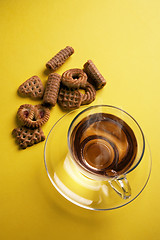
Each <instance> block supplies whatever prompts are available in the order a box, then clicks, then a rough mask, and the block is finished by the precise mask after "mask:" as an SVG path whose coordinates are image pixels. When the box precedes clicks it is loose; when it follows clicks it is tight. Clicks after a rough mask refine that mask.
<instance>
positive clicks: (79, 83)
mask: <svg viewBox="0 0 160 240" xmlns="http://www.w3.org/2000/svg"><path fill="white" fill-rule="evenodd" d="M86 82H87V75H86V73H85V72H84V71H83V70H82V69H79V68H74V69H69V70H67V71H65V72H64V73H63V74H62V83H63V84H64V85H65V86H67V87H68V88H80V87H85V86H86Z"/></svg>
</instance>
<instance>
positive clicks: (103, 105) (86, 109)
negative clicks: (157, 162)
mask: <svg viewBox="0 0 160 240" xmlns="http://www.w3.org/2000/svg"><path fill="white" fill-rule="evenodd" d="M100 107H107V108H114V109H117V110H119V111H121V112H123V113H125V114H126V115H128V116H129V117H130V118H131V119H132V120H133V121H134V122H135V123H136V125H137V126H138V128H139V130H140V132H141V134H142V140H143V148H142V153H141V156H140V158H139V160H138V162H137V163H136V164H135V166H133V167H132V168H131V169H129V170H128V171H127V172H125V173H124V174H123V175H127V174H128V173H130V172H132V171H133V170H134V169H135V168H136V167H137V166H138V165H139V163H140V162H141V160H142V158H143V155H144V151H145V138H144V134H143V131H142V129H141V127H140V125H139V123H138V122H137V121H136V120H135V118H134V117H132V116H131V115H130V114H129V113H128V112H126V111H125V110H123V109H121V108H119V107H115V106H112V105H105V104H102V105H94V106H90V107H87V108H85V109H84V110H82V111H81V112H80V113H78V114H77V115H76V116H75V117H74V119H73V120H72V122H71V124H70V126H69V129H68V133H67V143H68V148H69V151H70V153H71V155H72V151H71V146H70V141H69V135H70V131H71V128H72V125H73V123H74V122H75V121H76V119H77V118H78V117H79V116H80V115H82V114H83V113H84V112H87V111H88V110H90V109H93V108H100ZM72 157H73V156H72Z"/></svg>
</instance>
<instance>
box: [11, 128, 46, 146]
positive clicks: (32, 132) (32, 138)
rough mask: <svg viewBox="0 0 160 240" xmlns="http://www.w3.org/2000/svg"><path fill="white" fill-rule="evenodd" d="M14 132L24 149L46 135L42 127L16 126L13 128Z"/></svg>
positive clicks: (42, 139) (41, 139)
mask: <svg viewBox="0 0 160 240" xmlns="http://www.w3.org/2000/svg"><path fill="white" fill-rule="evenodd" d="M12 134H13V136H14V137H15V138H16V141H17V143H18V144H19V146H20V148H23V149H25V148H27V147H29V146H32V145H34V144H36V143H39V142H41V141H44V140H45V136H44V133H43V131H42V129H41V128H36V129H29V128H26V127H20V128H15V129H13V131H12Z"/></svg>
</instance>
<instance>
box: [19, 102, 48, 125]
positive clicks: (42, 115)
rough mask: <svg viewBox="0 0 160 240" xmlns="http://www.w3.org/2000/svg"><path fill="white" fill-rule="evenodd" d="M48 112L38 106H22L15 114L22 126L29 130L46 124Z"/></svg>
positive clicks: (46, 109)
mask: <svg viewBox="0 0 160 240" xmlns="http://www.w3.org/2000/svg"><path fill="white" fill-rule="evenodd" d="M49 116H50V111H49V109H48V108H46V107H44V106H42V105H41V104H39V105H35V106H33V105H31V104H24V105H21V106H20V107H19V109H18V112H17V117H18V119H19V121H20V123H21V124H22V125H23V126H27V127H29V128H38V127H41V126H42V125H43V124H44V123H46V122H47V121H48V119H49Z"/></svg>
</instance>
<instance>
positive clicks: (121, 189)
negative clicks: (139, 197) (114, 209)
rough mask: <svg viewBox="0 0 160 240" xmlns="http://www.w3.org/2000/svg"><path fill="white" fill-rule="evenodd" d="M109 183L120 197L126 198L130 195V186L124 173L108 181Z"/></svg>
mask: <svg viewBox="0 0 160 240" xmlns="http://www.w3.org/2000/svg"><path fill="white" fill-rule="evenodd" d="M109 184H110V186H111V187H112V188H113V189H114V190H115V191H116V193H118V195H120V196H121V198H123V199H127V198H129V197H130V196H131V187H130V185H129V182H128V180H127V178H126V176H125V175H123V176H121V177H118V178H116V179H114V180H111V181H109Z"/></svg>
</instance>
